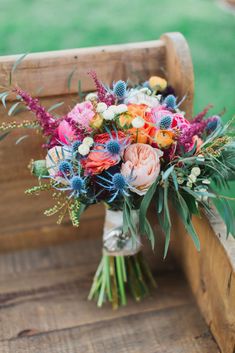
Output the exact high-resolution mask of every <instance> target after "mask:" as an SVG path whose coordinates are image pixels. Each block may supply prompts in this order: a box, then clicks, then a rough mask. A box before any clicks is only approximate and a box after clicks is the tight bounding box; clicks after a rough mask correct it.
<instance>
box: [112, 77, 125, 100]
mask: <svg viewBox="0 0 235 353" xmlns="http://www.w3.org/2000/svg"><path fill="white" fill-rule="evenodd" d="M113 93H114V94H115V96H116V97H117V98H118V99H119V100H120V99H123V98H124V97H125V95H126V82H125V81H122V80H119V81H117V82H116V83H115V84H114V85H113Z"/></svg>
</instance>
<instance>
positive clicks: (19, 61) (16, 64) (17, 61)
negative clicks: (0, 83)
mask: <svg viewBox="0 0 235 353" xmlns="http://www.w3.org/2000/svg"><path fill="white" fill-rule="evenodd" d="M27 55H28V53H25V54H23V55H21V56H20V57H19V58H18V59H17V60H16V61H15V62H14V64H13V66H12V69H11V72H10V77H9V84H10V85H11V83H12V77H13V74H14V72H15V70H16V69H17V67H18V66H19V65H20V63H21V62H22V61H23V60H24V58H25V57H26V56H27Z"/></svg>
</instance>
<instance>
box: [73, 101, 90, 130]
mask: <svg viewBox="0 0 235 353" xmlns="http://www.w3.org/2000/svg"><path fill="white" fill-rule="evenodd" d="M94 116H95V112H94V108H93V105H92V103H91V102H90V101H86V102H82V103H78V104H76V105H75V107H74V108H73V109H72V110H71V111H70V112H69V113H68V117H69V118H71V119H73V120H74V121H76V122H77V123H78V124H79V125H82V126H83V127H84V128H86V129H87V130H88V131H90V130H91V128H90V122H91V120H92V118H93V117H94Z"/></svg>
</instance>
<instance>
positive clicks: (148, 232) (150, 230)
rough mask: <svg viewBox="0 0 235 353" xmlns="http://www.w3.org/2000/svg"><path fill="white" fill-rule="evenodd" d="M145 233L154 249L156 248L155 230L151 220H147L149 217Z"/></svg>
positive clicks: (146, 221)
mask: <svg viewBox="0 0 235 353" xmlns="http://www.w3.org/2000/svg"><path fill="white" fill-rule="evenodd" d="M144 224H145V233H146V235H147V237H148V239H149V241H150V243H151V246H152V249H154V245H155V236H154V232H153V228H152V227H151V224H150V223H149V221H148V220H147V218H146V219H145V222H144Z"/></svg>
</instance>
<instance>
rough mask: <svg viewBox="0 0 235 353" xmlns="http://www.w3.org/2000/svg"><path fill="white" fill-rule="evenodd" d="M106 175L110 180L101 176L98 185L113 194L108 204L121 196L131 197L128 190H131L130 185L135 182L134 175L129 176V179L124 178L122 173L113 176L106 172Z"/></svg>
mask: <svg viewBox="0 0 235 353" xmlns="http://www.w3.org/2000/svg"><path fill="white" fill-rule="evenodd" d="M106 174H107V175H108V176H109V177H110V178H106V177H105V176H101V175H99V176H98V179H100V181H97V184H99V185H100V186H102V187H103V188H104V189H105V190H108V191H109V192H110V193H111V198H110V199H109V200H108V202H113V201H114V200H115V199H116V197H118V196H120V195H122V196H130V195H129V193H128V189H130V187H131V185H130V183H131V182H132V181H133V180H134V178H133V175H129V176H128V177H125V176H123V175H122V174H121V173H115V174H114V175H112V174H110V173H109V172H108V171H106Z"/></svg>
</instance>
